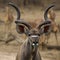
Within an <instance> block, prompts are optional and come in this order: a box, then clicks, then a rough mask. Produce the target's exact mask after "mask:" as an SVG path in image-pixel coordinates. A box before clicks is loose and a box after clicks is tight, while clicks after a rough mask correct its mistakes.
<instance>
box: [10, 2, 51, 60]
mask: <svg viewBox="0 0 60 60" xmlns="http://www.w3.org/2000/svg"><path fill="white" fill-rule="evenodd" d="M9 5H11V6H12V7H14V8H15V10H16V11H17V19H16V21H15V23H16V30H17V32H18V33H19V34H23V33H25V34H26V36H27V39H26V40H25V42H24V43H23V44H22V46H21V48H20V50H19V52H18V54H17V57H16V60H41V56H40V53H39V50H38V46H39V37H40V36H41V35H42V34H44V33H48V31H49V29H50V25H51V22H50V21H48V20H47V18H46V16H45V19H46V20H47V21H44V22H42V23H40V24H39V25H37V26H36V27H35V28H32V26H31V25H30V24H28V22H26V21H23V20H21V19H20V10H19V9H18V7H17V6H16V5H15V4H13V3H9ZM45 14H46V13H45ZM47 26H48V27H49V28H47V29H44V28H45V27H47Z"/></svg>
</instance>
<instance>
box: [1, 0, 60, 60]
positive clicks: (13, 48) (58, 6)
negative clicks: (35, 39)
mask: <svg viewBox="0 0 60 60" xmlns="http://www.w3.org/2000/svg"><path fill="white" fill-rule="evenodd" d="M9 2H13V3H14V4H16V5H17V6H18V7H19V8H20V12H21V19H23V20H24V21H27V22H33V24H32V26H33V25H34V23H37V24H40V23H41V21H43V20H44V12H45V10H46V8H47V7H48V6H50V5H51V4H54V5H55V7H54V8H52V10H53V11H54V13H55V14H56V16H55V17H54V24H56V26H58V25H59V27H58V29H59V32H57V40H56V37H55V34H54V33H52V34H51V36H50V37H49V39H48V43H46V42H45V40H46V37H45V35H43V36H41V37H40V38H41V39H40V43H42V42H44V43H46V44H47V45H51V46H59V47H60V0H0V60H15V59H16V54H17V52H18V50H19V48H20V46H21V44H22V43H23V42H24V41H25V40H26V38H27V36H26V35H25V34H22V35H21V34H18V33H17V31H16V24H15V20H16V17H17V13H16V11H15V9H14V8H13V7H11V6H9V5H8V3H9ZM54 26H55V25H54ZM46 41H47V40H46ZM39 48H40V53H41V57H42V60H60V50H57V49H56V48H54V49H52V50H48V49H47V48H46V47H45V46H44V47H43V48H44V49H42V46H40V47H39Z"/></svg>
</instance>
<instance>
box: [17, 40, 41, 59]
mask: <svg viewBox="0 0 60 60" xmlns="http://www.w3.org/2000/svg"><path fill="white" fill-rule="evenodd" d="M32 54H33V53H32V46H31V44H30V42H29V40H28V39H27V40H26V41H25V42H24V43H23V45H22V46H21V48H20V50H19V52H18V55H17V58H16V60H31V59H33V56H34V54H33V55H32ZM34 58H35V59H33V60H41V56H40V53H39V51H38V50H37V53H36V56H35V57H34Z"/></svg>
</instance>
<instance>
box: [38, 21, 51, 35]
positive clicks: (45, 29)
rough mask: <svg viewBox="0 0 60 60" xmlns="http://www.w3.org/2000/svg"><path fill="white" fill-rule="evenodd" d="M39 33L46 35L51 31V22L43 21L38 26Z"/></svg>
mask: <svg viewBox="0 0 60 60" xmlns="http://www.w3.org/2000/svg"><path fill="white" fill-rule="evenodd" d="M38 28H39V30H40V32H41V33H42V34H43V33H45V34H47V33H49V32H50V31H51V21H45V22H43V23H41V24H40V25H39V26H38Z"/></svg>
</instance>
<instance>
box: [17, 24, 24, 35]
mask: <svg viewBox="0 0 60 60" xmlns="http://www.w3.org/2000/svg"><path fill="white" fill-rule="evenodd" d="M16 30H17V32H18V33H19V34H23V33H24V26H23V25H16Z"/></svg>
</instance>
